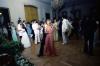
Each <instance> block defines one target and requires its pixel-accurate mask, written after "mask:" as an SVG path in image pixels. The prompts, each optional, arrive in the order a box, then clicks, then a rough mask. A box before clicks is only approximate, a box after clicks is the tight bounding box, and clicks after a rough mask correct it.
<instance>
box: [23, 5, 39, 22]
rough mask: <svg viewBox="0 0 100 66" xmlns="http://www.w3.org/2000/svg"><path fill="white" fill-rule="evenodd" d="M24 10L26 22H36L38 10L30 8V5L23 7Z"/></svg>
mask: <svg viewBox="0 0 100 66" xmlns="http://www.w3.org/2000/svg"><path fill="white" fill-rule="evenodd" d="M24 8H25V17H26V21H29V22H30V21H31V20H33V19H37V20H38V10H37V8H36V7H34V6H30V5H25V6H24Z"/></svg>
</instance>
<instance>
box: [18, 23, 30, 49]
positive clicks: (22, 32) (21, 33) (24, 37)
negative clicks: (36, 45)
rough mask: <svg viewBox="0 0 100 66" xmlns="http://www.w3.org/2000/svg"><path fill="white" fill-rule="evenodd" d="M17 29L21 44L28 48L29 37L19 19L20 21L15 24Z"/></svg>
mask: <svg viewBox="0 0 100 66" xmlns="http://www.w3.org/2000/svg"><path fill="white" fill-rule="evenodd" d="M17 30H18V33H19V36H20V37H21V38H20V39H21V43H22V44H23V46H24V48H29V47H31V42H30V40H29V37H28V35H27V32H26V31H25V29H24V28H23V26H22V23H21V21H20V23H19V24H18V26H17Z"/></svg>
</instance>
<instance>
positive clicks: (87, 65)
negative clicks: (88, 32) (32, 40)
mask: <svg viewBox="0 0 100 66" xmlns="http://www.w3.org/2000/svg"><path fill="white" fill-rule="evenodd" d="M55 46H56V50H57V54H58V56H56V57H37V55H36V54H35V49H36V47H37V46H36V45H34V44H33V45H32V47H31V48H27V49H25V50H24V51H23V53H22V55H24V56H25V57H26V58H27V59H29V61H30V62H32V63H34V64H35V65H36V66H100V53H99V52H100V45H99V46H98V47H96V48H95V50H94V52H95V55H94V56H87V55H86V54H84V53H83V52H82V49H83V41H82V40H70V41H69V42H68V44H67V45H62V44H61V42H55Z"/></svg>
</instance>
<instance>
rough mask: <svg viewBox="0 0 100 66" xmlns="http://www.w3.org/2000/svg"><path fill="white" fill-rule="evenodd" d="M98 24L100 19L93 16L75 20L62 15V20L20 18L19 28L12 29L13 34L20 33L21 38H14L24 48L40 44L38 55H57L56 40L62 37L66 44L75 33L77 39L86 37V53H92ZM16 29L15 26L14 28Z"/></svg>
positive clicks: (63, 42)
mask: <svg viewBox="0 0 100 66" xmlns="http://www.w3.org/2000/svg"><path fill="white" fill-rule="evenodd" d="M98 25H99V21H96V20H95V19H94V18H93V17H84V18H83V19H77V20H75V21H73V20H71V19H69V18H66V17H65V16H62V19H61V20H57V19H54V20H50V19H47V20H46V21H45V22H43V21H42V22H39V21H37V20H32V21H31V22H26V21H22V20H21V19H19V20H18V25H17V29H16V31H12V34H13V35H14V36H15V34H16V33H17V34H18V37H19V39H20V40H19V39H18V38H15V37H14V38H13V40H17V41H18V40H19V41H20V42H21V43H22V44H23V46H24V48H29V47H31V45H32V44H35V45H38V48H36V50H37V51H36V53H37V55H38V56H43V55H44V56H56V55H57V53H56V48H55V44H54V41H59V40H61V39H62V44H64V45H66V44H67V43H68V41H69V40H71V37H72V36H73V34H74V35H76V39H80V38H81V39H84V48H83V50H84V52H85V53H86V54H88V55H92V54H93V48H94V46H95V42H96V41H94V40H95V37H96V35H94V34H95V33H96V31H98V30H97V29H98ZM12 26H13V24H12ZM14 29H15V28H14V26H13V28H12V30H14ZM15 32H16V33H15ZM98 35H99V34H98ZM16 37H17V36H16ZM33 42H34V43H33Z"/></svg>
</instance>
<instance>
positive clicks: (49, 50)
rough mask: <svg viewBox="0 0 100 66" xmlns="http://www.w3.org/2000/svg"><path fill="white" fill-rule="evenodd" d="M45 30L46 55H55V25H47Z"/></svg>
mask: <svg viewBox="0 0 100 66" xmlns="http://www.w3.org/2000/svg"><path fill="white" fill-rule="evenodd" d="M45 31H46V33H47V35H46V39H45V46H44V55H45V56H55V55H56V51H55V47H54V42H53V41H54V40H53V27H52V26H49V25H47V26H46V27H45Z"/></svg>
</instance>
